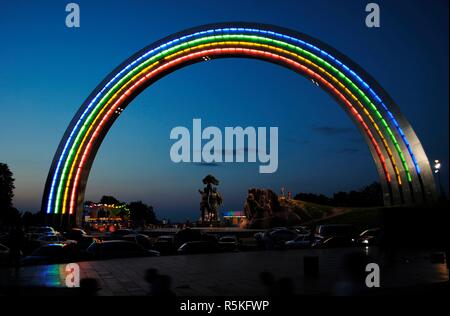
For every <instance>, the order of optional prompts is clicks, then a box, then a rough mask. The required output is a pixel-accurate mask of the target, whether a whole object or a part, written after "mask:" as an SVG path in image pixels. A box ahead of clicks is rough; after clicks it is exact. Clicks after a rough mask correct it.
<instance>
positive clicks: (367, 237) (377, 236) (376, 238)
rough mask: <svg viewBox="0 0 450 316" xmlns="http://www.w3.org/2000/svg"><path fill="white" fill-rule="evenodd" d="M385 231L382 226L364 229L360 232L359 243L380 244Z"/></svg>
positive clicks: (365, 244) (367, 244)
mask: <svg viewBox="0 0 450 316" xmlns="http://www.w3.org/2000/svg"><path fill="white" fill-rule="evenodd" d="M382 234H383V231H382V230H381V228H372V229H367V230H365V231H363V232H362V233H361V234H359V237H358V239H357V243H358V244H359V245H362V246H373V245H378V244H379V243H380V240H381V238H382Z"/></svg>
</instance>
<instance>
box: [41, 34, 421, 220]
mask: <svg viewBox="0 0 450 316" xmlns="http://www.w3.org/2000/svg"><path fill="white" fill-rule="evenodd" d="M233 32H237V33H239V32H241V33H242V32H245V33H250V34H252V33H254V34H258V35H261V34H264V35H265V36H269V38H264V37H261V36H248V35H246V36H248V37H252V38H253V39H254V40H260V41H266V42H270V43H272V44H277V45H280V46H283V45H284V46H286V47H287V48H288V49H291V50H292V49H294V50H297V51H298V50H301V51H302V52H304V53H306V54H309V55H310V57H311V58H313V59H316V60H319V61H322V62H323V63H324V64H325V66H327V67H332V68H331V69H332V70H333V71H337V72H339V77H340V78H342V79H343V80H344V81H345V82H347V83H348V84H350V83H351V84H350V85H351V86H350V88H351V89H355V88H356V89H357V90H356V91H357V93H358V94H360V95H361V96H363V101H366V102H368V103H370V105H371V106H370V108H371V110H372V111H374V112H375V113H376V117H377V118H378V119H380V120H381V121H382V125H383V126H384V127H385V128H387V130H388V135H389V137H390V138H391V139H393V143H394V146H395V148H396V151H397V152H398V153H399V156H400V159H401V160H402V165H403V167H404V168H405V171H406V175H407V178H408V181H411V176H410V174H409V170H408V168H407V165H406V161H405V159H404V156H403V154H402V152H401V149H400V147H399V145H398V143H397V141H396V140H395V136H394V135H393V133H392V131H390V129H389V126H388V124H387V123H386V121H384V119H383V117H382V116H381V114H380V113H379V112H378V110H377V109H376V107H375V105H374V104H373V103H372V102H371V101H370V99H369V98H368V97H367V96H365V95H364V93H363V92H362V90H361V89H359V88H358V87H357V85H355V84H353V83H352V82H351V80H349V79H348V77H346V76H345V75H343V74H342V72H340V71H339V70H337V68H335V67H334V66H332V65H331V64H330V63H328V62H326V61H325V60H323V59H322V58H320V57H317V56H315V55H314V54H312V53H311V52H309V51H307V50H303V49H301V48H299V47H297V46H295V45H292V44H289V43H285V42H282V41H278V40H274V39H272V38H270V36H272V37H276V38H279V39H283V40H289V41H292V42H295V43H298V44H301V45H302V46H304V47H306V48H309V49H313V50H315V51H317V52H320V54H321V55H323V56H325V57H326V58H327V59H329V60H331V61H332V62H334V63H336V64H337V65H339V66H341V68H342V69H343V71H345V72H347V74H349V75H350V76H351V77H353V78H354V79H356V80H357V81H358V82H360V83H361V84H362V86H363V87H364V89H365V90H367V91H369V92H370V94H371V95H372V96H373V97H374V98H375V100H376V101H377V102H378V103H380V104H381V105H382V107H383V109H384V110H385V111H386V112H387V113H388V118H389V119H390V120H391V122H393V124H394V126H395V127H396V128H397V130H398V132H399V134H400V135H401V137H402V139H403V141H404V143H405V144H406V147H407V148H408V151H409V153H410V155H411V158H412V161H413V163H414V165H415V168H416V171H417V173H420V169H419V168H418V165H417V161H416V159H415V157H414V155H413V153H412V151H411V148H410V146H409V143H408V142H407V140H406V137H405V135H404V133H403V131H402V130H401V128H400V126H399V125H398V122H397V121H396V120H395V118H394V117H393V115H392V113H391V112H390V111H389V110H388V109H387V107H386V105H385V104H384V103H383V102H382V100H381V98H379V97H378V95H377V94H376V93H375V92H374V91H373V90H372V88H371V87H370V86H369V85H368V84H367V83H365V82H364V81H363V80H362V79H361V78H360V77H359V76H358V75H357V74H356V73H355V72H354V71H352V70H351V69H350V68H348V67H347V66H346V65H344V64H342V62H340V61H339V60H337V59H335V58H334V57H333V56H331V55H329V54H328V53H326V52H325V51H323V50H321V49H319V48H317V47H316V46H314V45H311V44H309V43H306V42H304V41H302V40H299V39H297V38H294V37H291V36H287V35H283V34H280V33H276V32H271V31H265V30H257V29H251V28H223V29H214V30H207V31H202V32H197V33H194V34H190V35H187V36H183V37H180V38H177V39H174V40H172V41H169V42H167V43H166V44H163V45H160V46H158V47H157V48H155V49H152V50H150V51H148V52H146V53H145V54H143V55H141V56H140V57H139V58H137V59H135V60H134V61H133V62H131V63H129V64H128V65H127V66H125V67H124V68H123V69H122V70H121V71H120V72H119V73H117V74H116V75H115V76H114V77H113V78H112V79H111V80H110V81H109V82H108V83H107V84H106V85H105V86H104V87H103V88H102V89H101V90H100V91H99V92H98V93H97V95H96V96H95V97H94V98H93V99H92V100H91V102H90V103H89V104H88V105H87V107H86V108H85V110H84V111H83V113H82V115H81V116H80V118H79V119H78V121H77V123H76V124H75V126H74V128H73V129H72V131H71V133H70V135H69V137H68V139H67V141H66V143H65V144H64V147H63V150H62V152H61V155H60V158H59V159H58V162H57V165H56V169H55V172H54V176H53V178H52V182H51V186H50V193H49V196H48V204H47V213H50V212H51V211H52V203H53V202H55V209H54V212H55V213H57V212H58V211H59V201H60V198H61V196H60V194H61V193H59V194H58V196H59V197H58V198H56V199H55V200H56V201H53V200H54V193H55V186H56V183H57V180H58V177H59V175H60V169H61V165H62V163H63V162H64V161H65V162H66V163H67V162H69V161H72V158H73V154H74V150H75V149H74V148H75V146H73V144H77V141H75V142H74V143H73V144H72V147H71V149H70V151H69V155H68V157H70V159H67V158H66V160H64V158H65V156H66V154H67V150H68V148H69V146H70V144H71V142H72V140H73V137H74V135H75V133H76V132H77V131H78V129H79V128H80V124H81V123H82V122H83V121H84V123H83V125H82V126H81V129H80V131H78V133H77V134H76V135H77V136H76V139H80V138H81V135H83V134H84V132H85V131H86V127H87V125H86V122H87V121H89V120H85V117H86V115H87V114H88V113H89V111H91V110H92V106H93V105H94V104H95V103H96V102H97V101H98V100H99V98H100V97H101V96H102V94H103V93H104V92H105V91H107V90H108V93H107V94H105V96H104V97H103V98H102V99H101V101H100V102H98V103H97V105H99V104H101V103H102V102H103V101H105V100H106V99H107V97H108V96H109V93H110V92H111V91H112V92H114V89H113V88H114V87H116V85H117V84H116V85H115V86H114V87H113V88H111V89H108V88H110V87H111V85H112V84H113V83H114V82H115V81H116V80H117V79H119V78H120V77H122V75H124V74H125V73H127V71H128V70H129V72H128V73H127V74H130V73H131V72H133V71H134V70H135V69H136V68H138V67H136V68H134V69H132V67H133V66H135V65H142V64H143V63H141V64H139V62H141V61H143V60H145V58H147V57H149V56H151V55H152V54H154V53H156V52H158V51H163V49H165V50H166V53H167V54H169V53H171V52H172V51H171V50H176V49H177V48H173V47H172V48H170V49H167V48H169V47H170V46H172V45H174V44H178V43H180V42H182V41H184V40H187V39H193V38H195V37H200V38H197V39H195V40H197V41H204V40H205V39H204V38H201V36H205V35H206V37H207V38H208V37H209V38H210V37H211V35H215V34H220V35H218V37H219V36H220V37H221V39H231V37H230V36H236V35H234V34H226V35H224V33H233ZM239 36H242V37H243V36H244V35H242V34H241V35H239ZM188 45H189V44H186V43H184V44H180V45H178V48H180V47H181V48H183V47H187V46H188ZM161 56H162V54H161V52H160V53H158V54H156V55H155V56H153V57H154V58H155V59H156V58H158V57H161ZM149 60H150V59H149ZM125 77H126V76H123V77H122V78H121V79H120V80H119V81H118V83H123V82H121V81H122V80H123V79H124V78H125ZM119 86H120V85H119ZM116 88H117V87H116ZM96 110H98V109H97V107H96V108H94V109H93V110H92V112H91V114H93V113H95V112H96ZM377 132H378V129H377ZM383 142H384V143H385V140H383ZM388 154H389V155H390V158H391V153H390V151H389V150H388ZM73 161H76V159H75V160H73ZM391 161H392V159H391ZM394 169H395V170H396V173H397V174H398V169H397V168H396V167H395V166H394ZM66 173H67V167H66V166H65V167H64V169H63V171H62V172H61V179H60V182H59V186H58V191H59V192H61V190H60V188H62V187H65V186H68V185H67V183H70V182H64V181H63V180H64V178H65V175H66ZM69 177H70V175H69ZM64 201H66V199H64Z"/></svg>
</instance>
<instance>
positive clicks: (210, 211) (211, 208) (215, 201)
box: [198, 174, 223, 224]
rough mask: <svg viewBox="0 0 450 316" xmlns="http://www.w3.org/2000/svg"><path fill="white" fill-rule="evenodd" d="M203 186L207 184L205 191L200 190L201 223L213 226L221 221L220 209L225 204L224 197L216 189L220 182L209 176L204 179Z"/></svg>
mask: <svg viewBox="0 0 450 316" xmlns="http://www.w3.org/2000/svg"><path fill="white" fill-rule="evenodd" d="M203 184H205V187H204V188H203V190H198V192H199V193H200V194H201V202H200V211H201V221H202V223H203V224H212V223H213V222H218V221H219V207H220V206H221V205H222V203H223V199H222V196H221V195H220V193H219V192H218V191H217V187H216V186H217V185H219V180H217V179H216V178H215V177H214V176H212V175H210V174H209V175H207V176H206V177H205V178H204V179H203Z"/></svg>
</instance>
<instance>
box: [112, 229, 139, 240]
mask: <svg viewBox="0 0 450 316" xmlns="http://www.w3.org/2000/svg"><path fill="white" fill-rule="evenodd" d="M131 234H136V232H135V231H134V230H132V229H118V230H116V231H114V232H112V233H111V239H122V238H123V236H125V235H131Z"/></svg>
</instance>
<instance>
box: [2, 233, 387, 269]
mask: <svg viewBox="0 0 450 316" xmlns="http://www.w3.org/2000/svg"><path fill="white" fill-rule="evenodd" d="M381 236H382V230H381V229H379V228H375V229H370V230H366V231H364V232H362V233H361V234H357V231H356V229H355V228H354V227H353V226H351V225H319V226H317V227H316V228H315V229H314V230H310V229H309V228H307V227H302V226H299V227H294V228H286V227H277V228H273V229H270V230H267V231H264V232H258V233H256V234H255V235H254V238H255V240H256V243H257V246H258V248H259V249H301V248H332V247H351V246H356V245H366V246H368V245H374V244H377V243H379V240H380V237H381ZM25 237H26V238H25V240H26V241H27V242H26V246H25V252H26V253H25V255H24V256H23V258H22V259H21V264H22V265H34V264H52V263H65V262H76V261H84V260H96V259H112V258H127V257H143V256H160V255H173V254H197V253H215V252H229V251H238V250H242V249H243V248H244V245H243V244H242V243H241V242H240V240H239V238H238V237H237V236H235V235H223V236H217V235H212V234H207V233H202V232H201V231H199V230H193V229H189V228H188V229H183V230H181V231H179V232H178V233H176V234H174V235H162V236H155V237H153V236H150V235H149V234H148V232H145V231H143V232H137V231H133V230H130V229H119V230H116V231H115V232H113V233H110V234H106V235H102V236H97V237H95V236H91V235H89V234H87V233H86V232H85V231H84V230H82V229H77V228H74V229H71V230H68V231H66V232H63V233H59V232H57V231H55V230H54V229H53V228H51V227H39V228H35V229H31V230H29V231H28V233H27V234H26V236H25ZM0 239H1V238H0ZM9 252H10V250H9V248H8V247H7V246H5V245H2V244H1V243H0V263H2V262H3V263H5V262H7V260H8V257H9Z"/></svg>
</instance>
